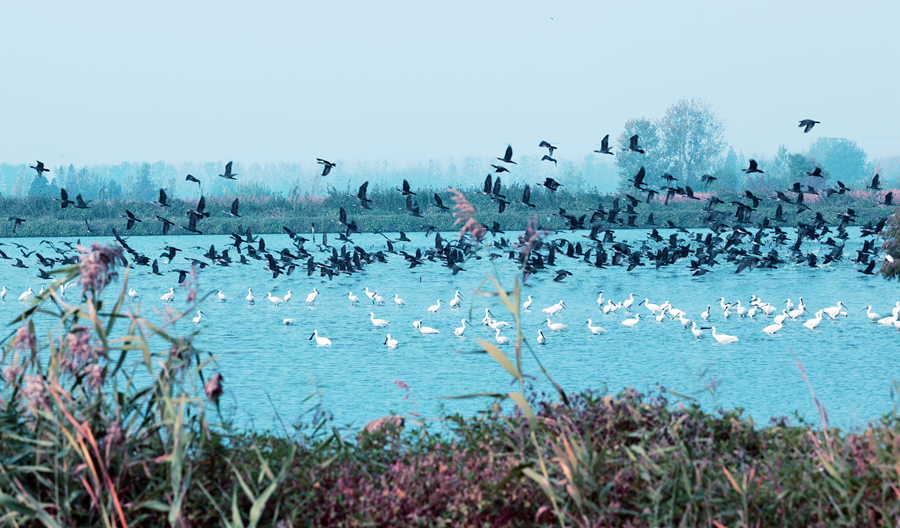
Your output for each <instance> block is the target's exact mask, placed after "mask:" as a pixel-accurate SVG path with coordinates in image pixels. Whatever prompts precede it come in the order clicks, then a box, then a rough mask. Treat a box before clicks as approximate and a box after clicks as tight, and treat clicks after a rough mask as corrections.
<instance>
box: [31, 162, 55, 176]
mask: <svg viewBox="0 0 900 528" xmlns="http://www.w3.org/2000/svg"><path fill="white" fill-rule="evenodd" d="M28 168H29V169H34V170H36V171H37V173H38V176H43V175H44V173H45V172H50V169H45V168H44V162H43V161H38V162H37V165H29V166H28Z"/></svg>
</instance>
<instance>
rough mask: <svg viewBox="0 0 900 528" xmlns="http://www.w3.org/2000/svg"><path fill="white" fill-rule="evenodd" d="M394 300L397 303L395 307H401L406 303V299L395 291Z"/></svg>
mask: <svg viewBox="0 0 900 528" xmlns="http://www.w3.org/2000/svg"><path fill="white" fill-rule="evenodd" d="M394 302H395V303H396V304H397V308H403V305H404V304H406V301H404V300H403V299H401V298H400V296H399V295H397V294H396V293H395V294H394Z"/></svg>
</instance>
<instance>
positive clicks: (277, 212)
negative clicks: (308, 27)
mask: <svg viewBox="0 0 900 528" xmlns="http://www.w3.org/2000/svg"><path fill="white" fill-rule="evenodd" d="M413 190H414V191H415V192H416V193H417V195H416V196H414V197H412V198H413V201H414V202H415V203H417V204H418V206H419V208H420V211H421V215H422V217H421V218H420V217H415V216H411V215H409V214H407V213H405V212H404V209H405V205H406V201H405V199H404V198H403V197H402V196H401V194H400V193H399V192H396V191H394V190H393V189H388V188H378V187H375V188H373V187H372V186H369V190H368V196H369V199H370V200H372V202H371V204H370V207H371V209H362V208H360V207H359V201H358V200H357V199H356V198H355V197H354V196H351V195H355V194H356V191H357V190H356V189H352V190H351V191H350V192H349V193H348V192H343V191H337V190H335V189H333V188H332V189H330V190H329V191H328V192H327V193H326V194H325V195H324V196H310V195H306V196H289V197H285V196H280V195H275V196H254V195H239V196H235V197H232V196H228V197H223V196H207V197H206V209H205V210H206V212H208V213H210V216H209V218H204V219H202V220H201V221H200V222H199V224H198V229H199V230H200V231H202V232H203V233H204V234H230V233H233V232H239V231H240V232H244V231H246V229H247V228H248V227H249V228H250V229H252V230H253V232H255V233H282V232H284V231H283V228H284V227H287V228H289V229H291V230H292V231H295V232H298V233H309V232H310V231H311V230H312V229H313V225H315V231H316V232H317V233H321V232H329V233H338V232H342V231H344V228H343V227H342V226H340V225H339V224H338V222H337V220H338V214H339V210H340V208H341V207H343V208H344V210H345V211H346V212H347V215H348V217H349V219H350V220H355V221H356V224H357V226H358V227H359V230H360V231H361V232H376V231H381V232H397V231H408V232H416V231H423V230H426V229H428V228H429V227H434V228H436V229H438V230H440V231H452V230H454V229H458V228H459V226H454V217H453V215H452V207H453V201H452V199H451V196H450V193H448V192H446V190H445V189H443V188H442V189H433V188H413ZM460 190H461V191H462V192H463V193H464V195H465V196H466V198H467V199H468V200H469V201H470V202H471V203H472V205H473V206H474V207H475V210H476V218H477V219H478V220H480V221H481V222H482V223H484V224H486V225H488V226H492V225H493V223H494V222H497V223H498V224H499V226H500V228H501V229H503V230H506V229H509V230H511V231H518V230H521V229H523V228H524V226H525V224H526V222H527V221H528V220H530V219H532V218H534V217H535V215H536V216H537V218H538V224H539V226H540V227H542V228H544V229H568V228H570V227H571V226H572V222H571V220H570V219H568V218H566V217H565V216H561V213H562V212H561V211H560V208H562V209H564V214H565V215H568V216H570V217H574V218H576V219H580V217H582V216H584V219H583V222H584V225H585V227H587V228H590V227H591V217H592V215H593V213H594V211H593V210H595V209H601V208H602V209H603V211H604V213H603V214H602V215H600V218H597V219H595V222H594V225H596V224H599V225H602V226H603V227H604V228H622V227H629V226H628V217H629V214H628V206H629V205H630V202H631V200H630V199H629V198H627V196H632V197H634V198H636V199H639V200H641V201H640V202H639V203H638V204H637V205H635V206H634V207H633V210H634V213H633V214H632V215H630V216H634V227H637V228H650V227H660V228H664V227H667V226H668V224H667V222H669V221H671V222H672V223H673V224H674V225H676V226H678V227H684V228H698V227H711V226H713V225H715V224H717V223H725V224H729V225H732V224H735V220H736V218H735V217H734V213H735V211H736V206H734V205H732V204H731V202H732V201H743V202H747V203H750V204H751V205H752V202H751V201H750V200H748V199H747V198H746V197H745V195H744V194H743V193H738V192H734V191H725V192H717V193H715V196H717V197H718V198H719V199H720V200H722V201H723V202H724V204H719V205H717V206H716V207H715V209H716V210H718V211H721V212H723V213H724V215H721V216H719V218H716V219H711V218H710V214H709V213H708V212H707V211H706V210H705V209H708V204H709V198H710V197H711V196H713V194H710V193H701V192H699V191H698V192H696V193H695V196H696V197H697V198H699V199H697V200H691V199H688V198H686V197H684V196H676V197H675V198H673V199H672V200H671V203H669V204H668V205H665V204H664V203H663V198H661V197H659V196H657V197H655V198H654V199H653V200H652V201H651V203H647V202H646V198H645V195H643V194H641V193H639V192H635V191H636V189H631V190H630V191H628V192H622V193H617V194H603V195H601V194H598V193H595V192H571V191H568V190H566V188H565V187H563V188H560V190H559V191H557V192H555V193H551V192H550V191H548V190H546V189H544V188H542V187H532V202H533V203H534V204H535V205H536V206H535V207H533V208H532V207H526V206H523V205H521V204H516V203H511V204H509V205H507V206H506V210H505V212H503V213H500V212H499V205H498V203H497V202H496V201H494V200H492V199H491V198H490V197H488V196H486V195H483V194H481V193H480V191H481V190H482V189H481V188H473V187H467V188H462V189H460ZM523 191H524V186H520V185H512V186H508V187H507V186H504V187H503V188H502V190H501V192H502V194H504V195H505V196H506V199H507V200H510V201H517V200H521V199H522V193H523ZM436 192H437V193H438V194H439V195H440V197H441V199H442V201H443V203H444V205H446V206H448V207H450V209H451V211H444V210H441V209H439V208H438V207H437V206H436V205H435V202H434V193H436ZM886 192H887V191H880V192H864V191H851V192H848V193H845V194H843V195H840V194H834V195H832V196H830V197H828V198H825V197H823V196H817V195H806V200H805V203H806V204H807V205H808V206H809V207H810V209H809V210H803V211H801V212H799V213H798V210H799V209H800V207H798V206H795V205H789V204H785V203H781V202H777V201H775V200H774V199H773V198H774V194H772V193H766V192H758V193H757V195H758V196H759V197H761V198H763V199H762V201H761V203H760V204H759V206H758V207H757V208H756V211H755V212H753V213H752V215H751V218H750V221H751V222H750V224H744V225H748V226H753V225H757V224H760V223H762V222H763V220H764V219H765V218H766V217H769V218H775V216H776V208H777V207H778V206H779V205H781V206H782V211H783V217H784V219H785V222H779V221H774V220H770V225H771V226H792V225H796V224H797V223H798V222H806V223H812V222H814V220H815V217H816V213H817V212H819V213H821V214H822V216H823V218H824V219H825V221H827V222H828V223H831V224H837V223H839V222H840V221H841V219H840V217H839V216H838V215H839V214H841V213H844V212H846V210H847V209H848V208H851V209H854V210H855V211H856V213H857V214H858V218H857V220H856V223H857V224H860V225H862V224H864V223H866V222H870V221H877V220H879V219H881V218H885V217H887V216H888V215H890V214H891V213H892V212H893V207H887V206H884V205H880V204H879V202H880V201H883V200H884V195H885V194H886ZM788 194H789V195H790V196H791V197H793V196H795V195H794V194H791V193H788ZM894 196H895V198H897V199H900V192H897V191H894ZM71 198H73V197H72V196H71V195H70V199H71ZM157 198H158V190H157V196H155V197H153V199H154V200H155V199H157ZM234 198H238V199H239V214H240V215H241V218H233V217H230V216H228V215H226V214H225V213H224V211H230V208H231V205H232V201H233V200H234ZM617 198H618V203H617V205H618V209H619V212H618V213H617V214H616V215H614V216H615V217H614V218H613V221H612V222H611V221H610V215H609V210H610V209H611V208H613V204H614V200H616V199H617ZM169 202H170V204H171V207H160V206H158V205H154V204H153V203H151V202H150V201H149V200H132V199H127V198H124V197H121V198H115V199H105V200H94V201H91V202H90V203H89V204H88V205H89V207H90V208H89V209H81V210H79V209H75V208H73V206H71V205H70V206H69V207H67V208H65V209H62V208H61V207H60V202H59V201H54V200H53V199H51V198H49V197H26V198H0V211H2V213H0V214H2V216H3V218H4V219H5V218H14V217H18V218H23V219H25V222H23V223H22V224H21V227H20V228H19V230H18V233H16V234H13V222H11V221H10V222H4V224H0V236H4V237H13V236H25V237H29V236H30V237H50V236H81V237H84V236H88V235H91V234H93V235H111V234H112V229H113V228H116V229H117V230H118V231H119V233H120V234H124V235H161V234H162V225H163V224H162V222H161V221H160V220H158V219H157V218H156V217H157V216H161V217H164V218H167V219H169V220H171V221H173V222H175V225H174V226H173V227H172V229H171V231H170V234H173V235H174V234H189V233H188V232H187V231H185V230H183V229H181V227H180V226H187V225H188V211H189V210H192V209H195V208H196V206H197V202H198V201H197V200H196V199H192V200H181V199H177V198H172V199H170V200H169ZM126 210H128V211H130V212H132V213H133V214H134V215H135V216H136V217H137V218H139V219H141V220H142V221H141V222H139V223H135V224H134V228H133V229H131V230H126V222H127V220H126V219H125V218H124V217H123V216H124V215H125V214H126V213H125V211H126ZM651 214H652V215H653V218H652V220H653V222H652V223H650V215H651ZM729 215H730V216H729ZM88 229H90V231H88Z"/></svg>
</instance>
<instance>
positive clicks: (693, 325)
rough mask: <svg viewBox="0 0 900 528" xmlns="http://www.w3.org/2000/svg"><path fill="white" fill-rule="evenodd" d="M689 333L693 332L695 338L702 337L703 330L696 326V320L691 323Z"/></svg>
mask: <svg viewBox="0 0 900 528" xmlns="http://www.w3.org/2000/svg"><path fill="white" fill-rule="evenodd" d="M691 333H692V334H694V337H695V338H697V339H700V338H701V337H703V330H701V329H699V328H697V323H696V322H693V323H691Z"/></svg>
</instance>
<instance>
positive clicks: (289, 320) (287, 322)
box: [281, 317, 297, 326]
mask: <svg viewBox="0 0 900 528" xmlns="http://www.w3.org/2000/svg"><path fill="white" fill-rule="evenodd" d="M281 322H282V323H284V326H293V325H295V324H297V320H296V319H292V318H290V317H288V318H287V319H285V320H283V321H281Z"/></svg>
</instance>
